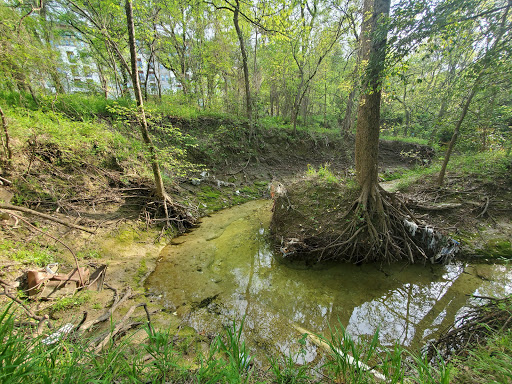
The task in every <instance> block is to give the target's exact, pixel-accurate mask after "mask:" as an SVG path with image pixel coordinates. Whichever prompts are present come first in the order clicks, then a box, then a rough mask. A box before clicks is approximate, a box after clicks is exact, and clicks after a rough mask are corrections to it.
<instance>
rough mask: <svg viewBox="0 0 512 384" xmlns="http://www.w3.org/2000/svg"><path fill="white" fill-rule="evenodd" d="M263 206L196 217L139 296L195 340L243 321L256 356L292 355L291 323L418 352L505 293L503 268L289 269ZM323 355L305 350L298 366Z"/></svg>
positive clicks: (507, 274)
mask: <svg viewBox="0 0 512 384" xmlns="http://www.w3.org/2000/svg"><path fill="white" fill-rule="evenodd" d="M271 207H272V202H271V201H262V200H260V201H251V202H248V203H246V204H243V205H240V206H236V207H233V208H230V209H226V210H223V211H221V212H218V213H215V214H213V215H212V216H210V217H205V218H203V219H202V223H201V225H200V226H199V227H198V228H195V229H193V230H192V231H190V232H189V233H186V234H184V235H182V236H180V237H178V238H176V239H174V240H173V242H172V243H171V244H169V245H168V246H167V247H166V248H164V249H163V251H162V253H161V255H160V259H159V261H158V263H157V266H156V268H155V270H154V271H153V272H152V274H151V275H150V276H149V277H148V279H147V280H146V283H145V284H146V288H147V290H148V291H149V292H150V293H152V294H153V295H155V296H156V297H159V298H160V300H162V303H163V305H164V306H166V307H168V308H169V310H171V311H173V312H174V311H175V312H176V313H177V314H178V315H179V316H181V317H182V318H183V319H184V321H185V323H186V324H187V325H189V326H191V327H193V328H194V329H195V330H196V331H197V332H200V333H202V334H216V333H219V332H221V331H222V327H223V326H227V325H230V324H231V322H232V321H233V320H235V321H236V322H237V323H238V324H240V322H241V319H242V318H244V319H245V323H244V333H243V337H244V339H245V340H246V342H247V343H248V345H249V347H250V349H251V350H252V351H253V353H254V354H255V355H256V356H261V357H263V356H264V355H265V354H284V355H288V354H293V353H296V352H297V351H298V350H299V348H300V347H301V346H300V345H299V343H298V342H297V341H298V340H299V339H300V338H301V333H300V332H299V331H297V330H296V328H295V327H294V326H296V325H298V326H300V327H302V328H305V329H307V330H308V331H310V332H313V333H317V334H324V335H326V336H328V335H329V332H330V329H332V328H333V327H335V326H338V327H339V324H340V323H341V324H342V325H343V326H344V327H345V328H346V331H347V332H348V333H349V334H350V335H352V336H353V337H354V338H357V337H362V338H366V337H367V338H370V337H371V336H373V334H374V332H375V331H376V330H377V329H379V330H380V332H379V337H380V342H381V343H382V344H384V345H392V344H393V343H394V342H395V341H398V342H399V343H400V344H402V345H403V346H405V347H408V348H420V347H421V346H423V345H424V344H425V343H426V342H427V341H428V340H431V339H433V338H435V337H436V336H437V335H438V334H439V332H440V331H442V330H444V329H446V328H447V327H448V326H450V325H451V324H452V323H453V322H454V320H455V319H456V318H457V316H458V315H460V314H462V313H463V311H464V310H465V309H466V308H467V306H468V305H469V304H471V302H472V301H474V300H475V299H474V298H471V295H477V296H493V297H504V296H506V295H509V294H511V293H512V271H511V269H510V268H509V267H508V266H507V265H503V264H470V263H466V262H456V263H452V264H449V265H430V264H427V265H408V264H405V263H396V264H393V265H386V264H383V265H380V264H367V265H361V266H356V265H351V264H336V265H323V266H322V267H315V268H313V269H311V268H309V269H308V268H300V267H297V266H295V267H291V266H289V265H286V264H284V263H282V262H281V261H279V255H275V250H274V247H273V245H271V244H270V242H269V240H268V238H269V236H268V228H269V223H270V217H271ZM321 354H322V353H321V352H320V351H318V350H317V348H316V347H315V346H314V345H312V344H310V343H308V344H307V347H306V352H305V353H304V354H301V355H300V357H299V361H298V362H299V363H300V362H301V361H300V360H302V362H304V361H308V362H311V361H314V360H315V359H318V358H319V356H320V355H321Z"/></svg>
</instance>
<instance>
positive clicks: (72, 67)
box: [69, 65, 80, 76]
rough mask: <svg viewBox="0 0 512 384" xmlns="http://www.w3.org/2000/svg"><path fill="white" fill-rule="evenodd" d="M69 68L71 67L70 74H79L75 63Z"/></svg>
mask: <svg viewBox="0 0 512 384" xmlns="http://www.w3.org/2000/svg"><path fill="white" fill-rule="evenodd" d="M69 69H71V74H72V75H73V76H80V73H79V72H78V67H77V66H76V65H70V66H69Z"/></svg>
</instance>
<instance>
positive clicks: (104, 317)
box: [77, 288, 132, 332]
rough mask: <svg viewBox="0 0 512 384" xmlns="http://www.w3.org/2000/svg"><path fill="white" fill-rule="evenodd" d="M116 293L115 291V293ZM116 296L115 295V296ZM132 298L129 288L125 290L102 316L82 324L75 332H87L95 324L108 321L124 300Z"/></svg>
mask: <svg viewBox="0 0 512 384" xmlns="http://www.w3.org/2000/svg"><path fill="white" fill-rule="evenodd" d="M116 292H117V291H116ZM116 295H117V294H116ZM131 297H132V290H131V289H130V288H128V289H126V291H125V293H124V295H123V296H122V297H121V298H119V297H117V298H116V299H115V301H114V303H113V304H112V306H111V307H110V308H109V309H108V310H107V311H105V313H103V315H101V316H100V317H98V318H97V319H94V320H89V321H88V322H86V323H84V324H83V325H82V326H81V327H79V328H78V329H77V331H79V330H80V331H81V332H85V331H87V330H88V329H89V328H91V327H92V326H93V325H96V324H99V323H101V322H103V321H107V320H108V319H110V318H111V317H112V315H113V313H114V312H115V310H116V309H117V308H118V307H119V306H120V305H121V304H122V303H124V302H125V301H126V300H129V299H130V298H131Z"/></svg>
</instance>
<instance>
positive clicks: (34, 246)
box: [0, 240, 56, 267]
mask: <svg viewBox="0 0 512 384" xmlns="http://www.w3.org/2000/svg"><path fill="white" fill-rule="evenodd" d="M0 256H2V257H5V258H7V259H10V260H14V261H18V262H20V263H22V264H35V265H37V266H39V267H44V266H46V265H48V264H51V263H54V262H55V260H56V258H55V250H54V249H50V248H48V247H44V246H42V245H41V244H39V243H37V242H31V243H21V242H14V241H11V240H3V241H1V242H0Z"/></svg>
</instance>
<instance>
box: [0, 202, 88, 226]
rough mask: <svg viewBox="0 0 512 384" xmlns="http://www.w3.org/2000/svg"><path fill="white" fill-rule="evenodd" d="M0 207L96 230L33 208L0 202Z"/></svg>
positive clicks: (67, 224)
mask: <svg viewBox="0 0 512 384" xmlns="http://www.w3.org/2000/svg"><path fill="white" fill-rule="evenodd" d="M0 209H7V210H11V211H20V212H24V213H28V214H30V215H34V216H39V217H42V218H44V219H47V220H51V221H54V222H56V223H59V224H62V225H65V226H67V227H71V228H75V229H79V230H81V231H84V232H87V233H95V232H96V231H95V230H93V229H91V228H87V227H82V226H81V225H77V224H73V223H70V222H69V221H66V220H63V219H59V218H58V217H54V216H51V215H47V214H45V213H41V212H38V211H34V210H33V209H30V208H26V207H19V206H17V205H11V204H0Z"/></svg>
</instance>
